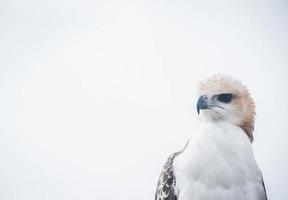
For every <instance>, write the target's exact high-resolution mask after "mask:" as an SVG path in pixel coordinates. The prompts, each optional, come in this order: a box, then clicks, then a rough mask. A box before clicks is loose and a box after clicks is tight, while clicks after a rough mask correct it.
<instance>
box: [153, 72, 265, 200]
mask: <svg viewBox="0 0 288 200" xmlns="http://www.w3.org/2000/svg"><path fill="white" fill-rule="evenodd" d="M197 94H198V102H197V105H196V108H197V112H198V121H199V124H198V131H197V132H195V134H193V137H191V138H190V139H189V141H188V143H187V144H186V146H185V147H184V149H183V150H181V151H179V152H176V153H174V154H172V155H171V156H170V157H169V158H168V160H167V162H166V163H165V165H164V168H163V170H162V172H161V175H160V177H159V181H158V185H157V189H156V194H155V200H267V195H266V190H265V186H264V182H263V178H262V173H261V171H260V169H259V167H258V165H257V163H256V161H255V158H254V155H253V151H252V141H253V130H254V116H255V104H254V101H253V99H252V97H251V95H250V93H249V91H248V90H247V88H246V86H244V85H242V83H241V82H240V81H238V80H236V79H234V78H231V77H227V76H223V75H214V76H212V77H211V78H209V79H207V80H205V81H203V82H200V83H199V86H198V92H197Z"/></svg>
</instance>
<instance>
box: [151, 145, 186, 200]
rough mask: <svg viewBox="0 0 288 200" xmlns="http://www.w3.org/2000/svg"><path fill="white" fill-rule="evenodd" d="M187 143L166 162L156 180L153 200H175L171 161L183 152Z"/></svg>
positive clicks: (174, 179) (174, 181)
mask: <svg viewBox="0 0 288 200" xmlns="http://www.w3.org/2000/svg"><path fill="white" fill-rule="evenodd" d="M188 142H189V141H188ZM188 142H187V143H186V145H185V147H184V148H183V149H182V150H181V151H178V152H175V153H173V154H172V155H170V156H169V158H168V159H167V160H166V162H165V164H164V167H163V169H162V171H161V174H160V177H159V180H158V184H157V189H156V194H155V200H177V193H176V188H175V186H176V178H175V174H174V171H173V161H174V158H175V157H176V156H178V155H179V154H181V153H182V152H183V151H184V150H185V148H186V147H187V145H188Z"/></svg>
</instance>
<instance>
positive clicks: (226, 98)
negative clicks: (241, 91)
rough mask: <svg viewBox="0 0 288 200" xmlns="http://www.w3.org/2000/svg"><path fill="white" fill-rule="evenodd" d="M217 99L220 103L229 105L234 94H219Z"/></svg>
mask: <svg viewBox="0 0 288 200" xmlns="http://www.w3.org/2000/svg"><path fill="white" fill-rule="evenodd" d="M217 99H218V101H220V102H223V103H229V102H230V101H231V100H232V94H219V95H218V97H217Z"/></svg>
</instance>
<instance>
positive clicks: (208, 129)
mask: <svg viewBox="0 0 288 200" xmlns="http://www.w3.org/2000/svg"><path fill="white" fill-rule="evenodd" d="M174 174H175V177H176V188H177V192H178V199H179V200H210V199H211V200H212V199H213V200H231V199H233V200H237V199H239V200H262V199H264V196H263V195H264V188H263V185H262V177H261V172H260V170H259V168H258V166H257V164H256V162H255V159H254V156H253V152H252V147H251V143H250V141H249V139H248V137H247V135H245V133H244V132H243V131H242V130H241V129H240V128H238V127H235V126H232V125H229V124H224V123H221V124H215V123H209V124H208V123H206V124H204V123H203V124H201V126H200V130H199V132H198V133H196V134H195V136H193V138H191V139H190V142H189V145H188V146H187V148H186V149H185V151H184V152H183V153H182V154H180V155H179V156H177V157H176V158H175V160H174Z"/></svg>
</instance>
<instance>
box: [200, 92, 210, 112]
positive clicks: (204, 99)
mask: <svg viewBox="0 0 288 200" xmlns="http://www.w3.org/2000/svg"><path fill="white" fill-rule="evenodd" d="M208 108H209V107H208V104H207V96H206V95H203V96H200V97H199V99H198V101H197V113H198V115H199V112H200V110H203V109H208Z"/></svg>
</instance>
